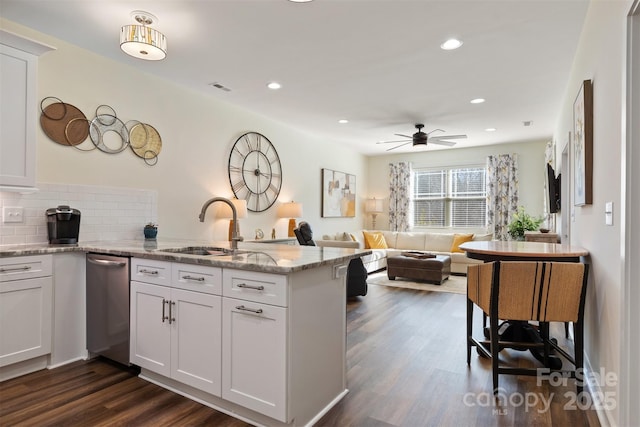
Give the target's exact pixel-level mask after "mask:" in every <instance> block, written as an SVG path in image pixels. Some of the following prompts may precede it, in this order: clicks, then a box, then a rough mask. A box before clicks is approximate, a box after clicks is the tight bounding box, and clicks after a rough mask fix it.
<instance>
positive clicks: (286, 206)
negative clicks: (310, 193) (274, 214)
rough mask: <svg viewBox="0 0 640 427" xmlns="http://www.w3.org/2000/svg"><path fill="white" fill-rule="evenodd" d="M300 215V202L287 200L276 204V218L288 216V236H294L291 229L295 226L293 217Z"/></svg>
mask: <svg viewBox="0 0 640 427" xmlns="http://www.w3.org/2000/svg"><path fill="white" fill-rule="evenodd" d="M300 217H302V204H301V203H295V202H293V201H292V202H289V203H283V204H281V205H280V206H278V218H289V234H288V236H289V237H295V234H294V232H293V229H294V228H296V220H295V218H300Z"/></svg>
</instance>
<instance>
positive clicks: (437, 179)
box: [411, 167, 487, 228]
mask: <svg viewBox="0 0 640 427" xmlns="http://www.w3.org/2000/svg"><path fill="white" fill-rule="evenodd" d="M412 175H413V176H412V187H413V188H412V192H411V194H412V198H411V201H412V208H413V215H412V218H413V224H412V226H414V227H455V228H465V227H485V226H486V220H487V212H486V205H487V200H486V195H487V194H486V187H485V184H486V170H485V168H484V167H469V168H461V169H443V170H420V169H416V170H414V171H413V174H412Z"/></svg>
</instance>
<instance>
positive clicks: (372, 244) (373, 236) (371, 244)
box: [362, 231, 388, 249]
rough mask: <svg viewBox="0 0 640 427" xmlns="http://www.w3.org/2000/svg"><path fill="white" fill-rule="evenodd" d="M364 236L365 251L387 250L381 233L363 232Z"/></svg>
mask: <svg viewBox="0 0 640 427" xmlns="http://www.w3.org/2000/svg"><path fill="white" fill-rule="evenodd" d="M362 234H363V235H364V248H365V249H387V248H388V246H387V241H386V240H384V236H383V235H382V233H381V232H379V231H377V232H373V233H371V232H368V231H363V232H362Z"/></svg>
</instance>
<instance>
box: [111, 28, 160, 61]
mask: <svg viewBox="0 0 640 427" xmlns="http://www.w3.org/2000/svg"><path fill="white" fill-rule="evenodd" d="M120 49H122V50H123V51H124V52H125V53H126V54H127V55H131V56H133V57H135V58H140V59H146V60H148V61H159V60H161V59H164V58H165V57H166V56H167V38H166V37H165V36H164V34H162V33H161V32H160V31H158V30H155V29H153V28H150V27H147V26H144V25H125V26H124V27H122V28H121V29H120Z"/></svg>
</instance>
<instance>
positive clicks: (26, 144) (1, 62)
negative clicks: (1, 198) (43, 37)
mask: <svg viewBox="0 0 640 427" xmlns="http://www.w3.org/2000/svg"><path fill="white" fill-rule="evenodd" d="M51 49H53V48H52V47H50V46H46V45H43V44H41V43H38V42H35V41H33V40H29V39H25V38H23V37H20V36H17V35H15V34H13V33H10V32H7V31H4V30H0V70H2V73H0V93H2V98H1V103H0V188H1V189H2V190H10V189H17V190H28V189H30V188H35V183H36V174H35V171H36V167H35V162H36V127H37V123H38V112H39V108H38V100H37V96H38V93H37V90H36V84H37V78H38V74H37V66H38V55H41V54H42V53H44V52H47V51H49V50H51Z"/></svg>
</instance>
